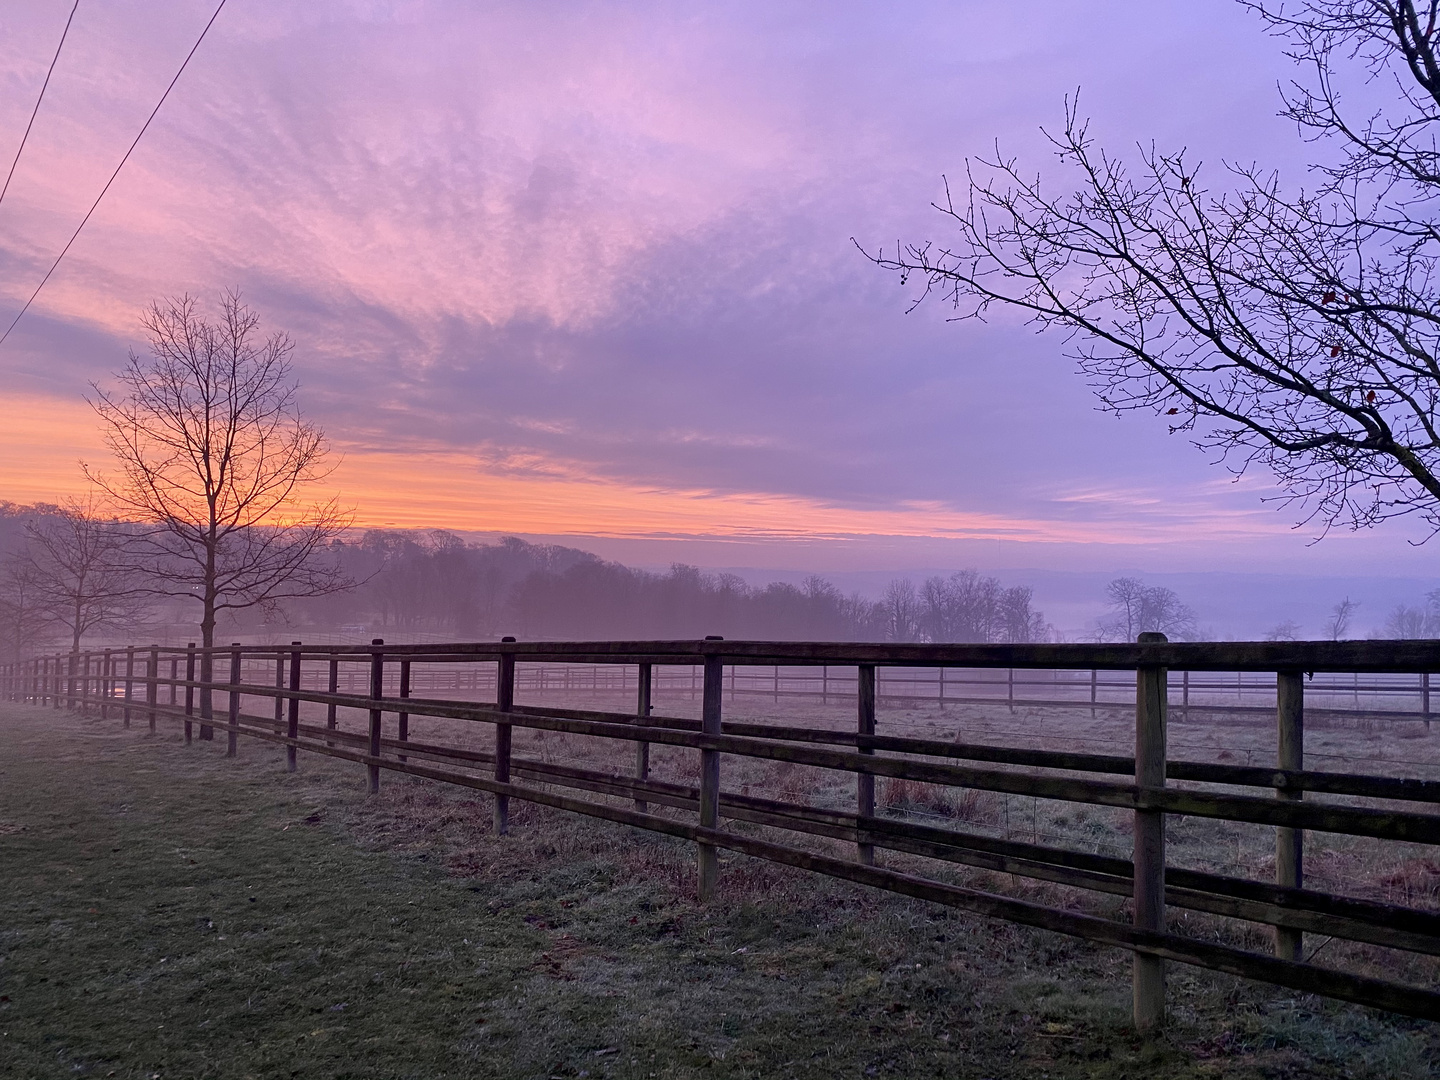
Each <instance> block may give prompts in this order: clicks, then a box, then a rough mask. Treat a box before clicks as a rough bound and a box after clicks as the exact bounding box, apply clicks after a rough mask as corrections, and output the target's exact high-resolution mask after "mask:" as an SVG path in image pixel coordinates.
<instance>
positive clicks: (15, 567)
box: [0, 554, 56, 660]
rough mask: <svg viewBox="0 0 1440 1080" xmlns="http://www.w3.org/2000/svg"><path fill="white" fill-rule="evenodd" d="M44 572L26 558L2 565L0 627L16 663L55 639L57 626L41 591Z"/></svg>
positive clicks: (8, 559) (15, 556) (7, 650)
mask: <svg viewBox="0 0 1440 1080" xmlns="http://www.w3.org/2000/svg"><path fill="white" fill-rule="evenodd" d="M41 584H42V583H41V581H40V571H39V570H38V569H37V568H36V566H35V563H34V562H33V561H32V560H30V559H28V558H26V557H25V556H24V554H12V555H7V556H6V557H5V559H4V561H3V562H0V627H3V634H4V643H5V644H4V652H5V654H6V655H7V656H8V657H9V658H10V659H12V660H20V659H23V658H24V657H27V656H31V655H34V653H35V652H36V651H37V650H38V649H39V648H40V647H41V646H43V645H47V644H49V643H50V642H51V641H52V640H53V639H54V637H55V630H56V624H55V619H54V617H53V616H52V615H51V614H50V609H49V605H48V604H47V603H46V599H45V597H44V594H43V592H42V589H41Z"/></svg>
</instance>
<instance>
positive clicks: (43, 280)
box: [0, 0, 227, 345]
mask: <svg viewBox="0 0 1440 1080" xmlns="http://www.w3.org/2000/svg"><path fill="white" fill-rule="evenodd" d="M226 2H227V0H220V4H219V6H218V7H216V9H215V14H213V15H211V16H210V21H209V22H207V23H206V24H205V29H204V30H201V31H200V36H199V37H198V38H196V39H195V44H194V45H192V46H191V47H190V51H189V52H188V53H186V54H185V61H184V63H182V64H181V65H180V70H179V71H177V72H175V77H174V78H173V79H171V80H170V85H169V86H167V87H165V93H163V94H161V95H160V100H159V101H157V102H156V103H155V108H153V109H151V110H150V115H149V116H148V117H147V118H146V120H145V124H144V126H142V127H141V128H140V133H139V134H138V135H136V136H135V141H134V142H132V143H131V144H130V149H128V150H126V151H125V156H124V157H122V158H121V159H120V164H119V165H116V166H115V171H114V172H113V173H111V174H110V179H109V180H106V181H105V186H104V187H103V188H101V189H100V194H99V195H97V196H95V201H94V202H93V203H91V204H90V209H89V210H87V211H85V216H84V217H83V218H81V219H80V224H79V225H77V226H76V227H75V231H74V233H72V234H71V236H70V239H69V240H67V241H66V242H65V246H64V247H63V248H61V250H60V254H59V255H57V256H55V261H54V262H53V263H51V264H50V269H49V270H47V271H45V276H44V277H43V278H41V279H40V284H39V285H36V286H35V291H34V292H33V293H31V294H30V299H29V300H26V301H25V306H24V307H22V308H21V309H20V313H19V314H18V315H16V316H15V318H14V319H12V320H11V322H10V325H9V326H8V327H7V328H6V330H5V333H4V334H0V345H4V344H5V340H6V339H7V338H8V337H9V336H10V331H12V330H14V329H15V326H16V324H17V323H19V321H20V320H21V318H23V317H24V315H25V312H27V311H29V310H30V305H31V304H33V303H34V302H35V298H36V297H37V296H39V295H40V290H41V289H43V288H45V283H46V282H47V281H49V280H50V275H51V274H53V273H55V268H56V267H58V266H59V265H60V260H61V259H63V258H65V255H66V253H67V252H69V250H70V245H72V244H74V243H75V239H76V237H78V236H79V235H80V230H81V229H83V228H85V224H86V222H88V221H89V220H90V215H92V214H93V213H95V208H96V207H97V206H99V205H100V200H101V199H103V198H105V193H106V192H107V191H109V190H110V185H111V184H113V183H115V178H116V177H117V176H119V175H120V170H121V169H123V168H124V167H125V163H126V162H127V161H129V160H130V155H131V154H133V153H134V152H135V147H136V146H138V145H139V144H140V140H141V139H142V138H143V137H144V135H145V132H146V131H147V130H148V129H149V127H150V122H151V121H152V120H154V119H155V114H156V113H158V112H159V111H160V106H162V105H164V104H165V99H166V98H168V97H169V96H170V91H171V90H173V89H175V84H176V83H177V82H179V81H180V76H181V75H183V74H184V73H185V68H186V67H187V66H188V65H189V63H190V58H191V57H192V56H194V55H195V50H196V49H198V48H200V43H201V42H202V41H204V40H205V35H206V34H208V33H209V32H210V27H212V26H214V25H215V20H216V19H218V18H219V17H220V12H221V11H222V10H224V7H225V4H226Z"/></svg>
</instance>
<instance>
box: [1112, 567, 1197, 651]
mask: <svg viewBox="0 0 1440 1080" xmlns="http://www.w3.org/2000/svg"><path fill="white" fill-rule="evenodd" d="M1105 595H1106V596H1107V597H1108V598H1109V603H1110V610H1109V611H1108V612H1106V613H1105V614H1104V615H1103V616H1101V618H1100V624H1099V625H1100V634H1101V637H1102V638H1110V639H1117V640H1120V641H1134V640H1135V638H1136V637H1137V635H1139V634H1143V633H1150V632H1154V631H1159V632H1160V633H1162V634H1165V635H1166V636H1167V637H1170V638H1172V639H1177V638H1178V639H1181V640H1184V639H1186V638H1189V637H1192V636H1193V635H1194V633H1195V613H1194V612H1193V611H1192V610H1190V608H1189V607H1187V606H1186V605H1185V604H1183V603H1182V602H1181V601H1180V598H1179V597H1178V596H1176V595H1175V592H1174V590H1172V589H1167V588H1165V587H1164V586H1161V585H1146V584H1145V583H1144V582H1143V581H1140V580H1139V579H1138V578H1132V577H1122V578H1116V579H1115V580H1114V581H1112V582H1110V584H1108V585H1106V586H1105Z"/></svg>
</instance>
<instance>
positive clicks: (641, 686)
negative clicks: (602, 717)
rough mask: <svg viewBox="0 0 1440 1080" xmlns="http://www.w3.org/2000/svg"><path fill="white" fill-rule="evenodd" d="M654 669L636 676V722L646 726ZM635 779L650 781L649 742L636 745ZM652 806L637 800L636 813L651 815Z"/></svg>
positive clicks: (644, 667) (644, 669)
mask: <svg viewBox="0 0 1440 1080" xmlns="http://www.w3.org/2000/svg"><path fill="white" fill-rule="evenodd" d="M652 672H653V668H652V667H651V665H649V664H641V665H640V666H639V674H638V675H637V676H636V680H635V681H636V690H635V722H636V723H637V724H642V725H643V724H644V723H645V722H646V720H648V719H649V718H650V685H651V676H652ZM635 779H636V780H648V779H650V744H649V743H648V742H637V743H636V744H635ZM649 811H650V804H649V803H647V802H646V801H645V800H644V799H636V800H635V812H636V813H637V814H645V813H649Z"/></svg>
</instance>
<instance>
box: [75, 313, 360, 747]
mask: <svg viewBox="0 0 1440 1080" xmlns="http://www.w3.org/2000/svg"><path fill="white" fill-rule="evenodd" d="M142 321H143V325H144V327H145V331H146V334H147V336H148V337H149V340H150V355H149V356H147V357H141V356H138V355H137V354H135V353H131V354H130V358H129V362H128V363H127V364H126V366H125V368H124V369H123V370H122V371H120V372H119V373H118V375H117V376H116V379H117V381H118V383H119V388H118V389H116V390H106V389H102V388H100V387H98V386H96V387H95V388H94V389H95V397H94V398H93V400H92V401H91V405H92V406H93V407H94V409H95V412H96V414H97V415H98V416H99V418H100V421H101V425H102V429H103V433H104V437H105V443H106V445H107V446H108V447H109V449H110V451H111V453H112V454H113V455H114V457H115V460H116V463H117V465H118V467H119V471H118V475H110V474H104V473H99V472H95V471H92V470H90V469H89V468H88V467H87V470H86V472H87V475H89V476H90V477H91V479H92V480H94V481H95V483H96V484H98V485H99V487H100V488H101V489H102V490H103V491H104V492H105V493H106V494H107V495H108V496H109V498H110V499H111V501H112V502H113V503H114V505H115V507H116V508H117V509H118V510H119V511H120V512H121V514H122V515H123V516H125V517H126V518H129V519H133V520H134V521H136V522H137V523H138V524H139V526H140V527H139V528H138V529H137V530H136V531H135V532H134V535H133V536H132V539H131V543H130V545H129V548H128V561H129V565H130V567H131V568H132V569H134V570H137V571H140V572H142V573H144V574H145V575H146V577H147V578H148V579H149V588H150V589H151V591H152V592H154V593H156V594H159V595H164V596H175V597H188V598H190V599H192V600H194V601H195V602H196V603H198V604H199V605H200V620H199V621H200V636H201V640H202V642H203V644H204V645H205V646H206V647H207V648H208V647H210V646H213V645H214V644H215V620H216V616H217V615H219V614H220V613H221V612H226V611H232V612H233V611H243V610H245V609H248V608H253V607H257V606H263V605H271V604H275V603H277V602H279V601H281V600H284V599H285V598H287V597H297V596H313V595H316V594H319V593H326V592H333V591H335V590H338V589H343V588H346V587H347V586H348V585H349V584H350V583H349V582H348V581H347V580H346V579H345V578H344V577H343V575H341V574H340V572H339V571H338V568H337V567H336V564H335V563H334V562H333V560H331V559H330V558H328V557H327V555H328V548H329V544H330V541H331V540H332V539H333V538H335V537H336V536H338V534H339V533H341V532H342V531H343V530H344V529H345V528H346V527H347V526H348V525H349V518H348V516H347V515H346V514H345V513H343V512H342V511H341V510H340V508H339V506H338V505H337V504H336V502H335V501H334V500H330V501H327V502H321V503H317V504H311V505H304V504H302V503H301V501H300V500H301V495H302V493H303V492H304V491H305V490H306V489H307V488H308V487H309V486H310V485H312V484H314V483H316V482H317V481H320V480H322V479H324V477H325V476H327V475H328V473H329V468H328V466H327V464H326V443H325V437H324V435H323V434H322V433H321V431H320V429H319V428H317V427H316V426H315V425H313V424H311V423H310V422H309V421H307V420H306V419H305V418H304V417H303V416H302V415H301V412H300V408H299V405H298V404H297V401H296V395H295V384H294V382H293V380H292V378H291V372H290V364H289V356H290V353H291V351H292V349H293V345H292V343H291V341H290V339H289V338H287V337H286V336H285V335H284V334H281V333H277V334H272V335H271V336H270V337H268V338H262V337H261V335H260V319H259V316H258V315H257V314H256V313H255V312H254V311H252V310H251V309H250V308H248V307H246V306H245V305H244V304H243V303H242V302H241V300H240V297H239V295H238V294H236V293H227V294H225V295H224V296H223V297H222V298H221V304H220V317H219V320H218V321H217V322H213V323H212V322H207V321H206V320H205V319H204V318H202V317H201V316H200V314H199V312H198V311H197V308H196V304H195V301H194V300H192V299H191V298H190V297H188V296H182V297H180V298H178V299H172V300H168V301H165V302H163V303H155V304H152V305H151V306H150V309H149V310H148V311H147V312H146V313H145V316H144V319H143V320H142ZM211 674H212V672H211V662H210V654H209V653H208V652H206V653H204V654H202V658H201V673H200V677H201V679H202V680H204V681H206V682H209V681H210V678H211ZM201 714H202V716H205V717H207V718H208V717H209V715H210V693H209V691H208V690H202V691H201ZM207 732H208V729H207Z"/></svg>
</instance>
